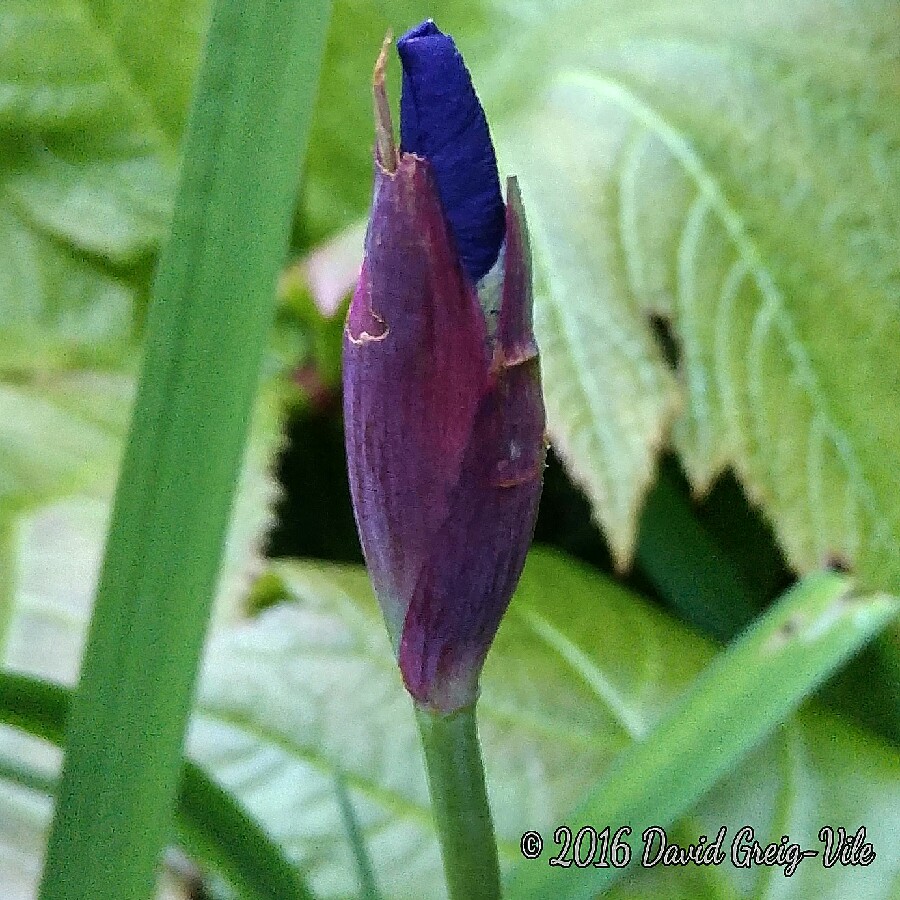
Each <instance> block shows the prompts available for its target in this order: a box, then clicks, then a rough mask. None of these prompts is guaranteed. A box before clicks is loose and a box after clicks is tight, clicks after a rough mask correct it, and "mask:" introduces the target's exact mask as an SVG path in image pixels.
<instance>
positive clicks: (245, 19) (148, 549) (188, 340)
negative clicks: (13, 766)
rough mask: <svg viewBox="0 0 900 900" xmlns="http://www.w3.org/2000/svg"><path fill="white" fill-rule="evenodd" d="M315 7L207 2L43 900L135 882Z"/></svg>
mask: <svg viewBox="0 0 900 900" xmlns="http://www.w3.org/2000/svg"><path fill="white" fill-rule="evenodd" d="M327 11H328V2H327V0H307V2H304V3H301V2H299V0H291V2H283V3H269V2H265V0H217V2H216V3H215V4H214V9H213V16H212V23H211V28H210V34H209V39H208V43H207V48H206V54H205V58H204V62H203V65H202V67H201V73H200V77H199V82H198V86H197V93H196V96H195V101H194V105H193V108H192V111H191V115H190V118H189V122H188V128H187V133H186V137H185V145H184V163H183V167H182V174H181V184H180V187H179V193H178V197H177V200H176V205H175V213H174V221H173V228H172V234H171V237H170V239H169V242H168V246H167V248H166V250H165V251H164V253H163V257H162V260H161V262H160V268H159V273H158V276H157V280H156V284H155V286H154V296H153V303H152V305H151V309H150V313H149V317H148V326H147V331H148V334H147V347H146V351H145V360H144V369H143V373H142V377H141V381H140V386H139V390H138V396H137V401H136V406H135V413H134V419H133V423H132V430H131V434H130V437H129V442H128V446H127V449H126V454H125V460H124V463H123V469H122V473H121V476H120V481H119V488H118V492H117V495H116V503H115V509H114V513H113V520H112V528H111V532H110V536H109V540H108V544H107V549H106V557H105V560H104V565H103V570H102V572H101V577H100V584H99V588H98V594H97V601H96V606H95V611H94V617H93V620H92V624H91V630H90V634H89V637H88V644H87V649H86V651H85V658H84V663H83V667H82V675H81V685H80V689H79V692H78V695H77V697H76V699H75V702H74V706H73V710H72V716H71V720H70V726H69V733H68V737H67V741H66V744H67V752H66V759H65V764H64V767H63V775H62V782H61V786H60V792H59V797H58V802H57V809H56V817H55V820H54V823H53V827H52V830H51V835H50V841H49V846H48V854H47V863H46V867H45V872H44V880H43V883H42V886H41V897H42V898H43V900H63V898H65V900H88V898H90V900H96V898H98V897H104V898H129V900H130V898H135V900H139V898H146V897H149V896H150V895H151V893H152V890H153V885H154V882H155V875H156V868H157V863H158V860H159V855H160V849H161V847H162V845H163V843H164V841H165V839H166V837H167V835H168V830H169V820H170V813H171V806H172V803H173V801H174V798H175V792H176V787H177V784H178V777H179V775H180V770H181V745H182V741H183V735H184V728H185V724H186V721H187V716H188V712H189V708H190V701H191V694H192V689H193V684H194V679H195V676H196V670H197V663H198V659H199V656H200V651H201V647H202V643H203V638H204V634H205V630H206V624H207V621H208V618H209V610H210V606H211V600H212V596H213V591H214V587H215V583H216V576H217V571H218V566H219V561H220V557H221V550H222V543H223V536H224V533H225V528H226V524H227V519H228V513H229V510H230V506H231V500H232V495H233V491H234V483H235V478H236V474H237V472H238V467H239V464H240V460H241V455H242V452H243V448H244V443H245V438H246V432H247V427H248V423H249V418H250V411H251V407H252V402H253V396H254V392H255V388H256V384H257V381H258V376H259V367H260V359H261V353H262V348H263V345H264V342H265V339H266V336H267V334H268V330H269V327H270V323H271V318H272V310H273V301H274V295H275V282H276V276H277V272H278V268H279V266H280V264H281V263H282V262H283V258H284V254H285V250H286V244H287V236H288V227H289V221H290V213H291V210H292V208H293V203H294V198H295V194H296V186H297V177H298V172H299V168H300V162H301V159H302V152H303V148H304V145H305V141H306V137H307V134H308V131H309V124H310V118H311V114H312V103H313V99H314V93H315V87H316V83H317V79H318V69H319V65H320V60H321V55H322V48H323V43H324V34H325V28H326V19H327Z"/></svg>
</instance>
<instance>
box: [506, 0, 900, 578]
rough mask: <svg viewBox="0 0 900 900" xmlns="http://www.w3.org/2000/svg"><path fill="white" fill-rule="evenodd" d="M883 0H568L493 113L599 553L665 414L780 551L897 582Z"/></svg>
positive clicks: (662, 432)
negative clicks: (662, 341) (505, 104)
mask: <svg viewBox="0 0 900 900" xmlns="http://www.w3.org/2000/svg"><path fill="white" fill-rule="evenodd" d="M890 8H891V4H890V3H889V2H873V3H863V2H852V3H848V4H843V5H838V4H824V5H823V4H821V3H819V2H817V0H792V2H790V3H789V4H788V5H787V6H784V5H783V4H781V5H775V6H773V5H772V4H767V3H763V2H753V3H750V4H744V5H742V6H741V7H740V9H736V8H735V6H734V4H732V3H725V2H720V0H705V2H704V3H702V4H701V5H700V6H698V5H697V4H696V3H688V2H676V3H674V4H673V3H665V4H659V3H654V4H650V5H646V4H645V5H644V6H642V7H641V9H640V10H639V11H636V10H635V8H634V6H633V4H625V3H614V4H612V5H607V6H604V7H603V9H602V10H600V9H598V8H596V7H595V8H593V11H592V10H589V8H588V7H587V6H577V5H576V6H573V7H569V9H568V10H567V11H566V13H564V14H561V15H558V16H556V17H554V18H553V19H552V27H553V29H554V39H553V42H552V44H553V46H552V49H550V50H548V51H546V52H547V53H548V59H546V60H544V61H542V64H541V65H540V66H537V67H535V68H536V69H537V70H538V71H539V72H540V76H539V77H538V76H532V77H530V78H528V77H526V78H525V79H523V80H524V81H525V87H526V89H527V90H526V91H523V90H521V89H520V90H519V92H518V93H517V94H516V96H517V97H518V98H519V99H520V100H521V102H520V104H519V105H518V107H517V108H515V111H514V112H513V113H512V114H511V115H509V116H506V117H501V120H500V123H499V129H498V140H499V143H500V146H501V148H502V150H503V158H504V161H505V164H506V166H507V168H509V169H510V170H511V171H513V170H514V171H518V173H519V175H520V177H521V180H522V185H523V194H524V197H525V200H526V204H527V207H528V213H529V220H530V222H531V224H532V230H533V233H534V245H535V251H536V256H537V261H538V264H539V269H540V272H541V274H542V289H541V296H540V300H539V303H538V328H539V331H538V337H539V341H540V343H541V347H542V352H543V360H544V366H545V371H546V374H547V385H548V392H547V399H548V404H549V407H550V423H551V430H552V433H553V436H554V438H555V440H556V442H557V444H558V447H559V449H560V451H561V452H562V453H563V454H564V456H565V457H566V458H567V459H568V461H569V463H570V466H571V469H572V471H573V473H574V474H575V475H576V477H577V478H578V479H579V481H580V482H581V483H582V484H583V485H584V487H585V489H586V490H587V492H588V493H589V495H590V496H591V498H592V500H593V502H594V504H595V509H596V510H597V514H598V516H599V519H600V521H601V522H602V523H603V525H604V527H605V528H606V530H607V533H608V535H609V537H610V541H611V544H612V546H613V548H614V550H615V551H616V554H617V556H618V558H619V559H620V561H627V560H628V559H629V558H630V555H631V551H632V548H633V544H634V538H635V527H634V526H635V514H636V511H637V510H638V509H639V506H640V503H641V499H642V496H643V494H644V492H645V490H646V487H647V485H648V484H649V482H650V479H651V477H652V469H653V462H654V458H655V455H656V453H657V451H658V449H659V446H660V444H661V443H663V442H664V441H666V440H667V439H668V431H669V424H670V422H671V421H672V419H673V417H676V416H677V418H675V421H674V424H673V426H672V430H671V440H672V442H673V444H674V446H675V447H676V449H677V450H678V452H679V454H680V456H681V459H682V461H683V463H684V465H685V467H686V470H687V472H688V475H689V477H690V479H691V481H692V483H693V485H694V487H695V488H696V489H697V490H698V491H704V490H706V489H707V488H708V487H709V486H710V485H711V483H712V482H713V480H714V479H715V478H716V477H717V475H718V474H719V473H720V472H721V471H722V470H723V469H724V468H725V467H726V466H732V467H734V468H735V470H736V471H737V472H738V473H739V475H740V477H741V479H742V481H743V483H744V486H745V488H746V489H747V490H748V492H749V493H750V495H751V496H752V497H753V498H754V499H755V500H756V501H757V502H758V503H760V504H762V505H763V507H764V509H765V510H766V512H767V514H768V516H769V517H770V519H771V520H772V522H773V524H774V526H775V529H776V533H777V535H778V538H779V540H780V542H781V544H782V546H783V547H784V548H785V550H786V552H787V554H788V556H789V558H790V560H791V562H792V563H793V565H794V566H795V567H796V568H797V569H798V570H800V571H810V570H812V569H815V568H817V567H819V566H821V565H823V564H825V563H826V562H828V561H829V560H831V559H834V558H837V559H839V560H842V561H844V562H845V563H846V564H848V565H850V566H852V567H853V569H854V570H855V571H858V572H859V574H860V577H861V579H862V583H863V584H865V585H868V586H870V587H874V588H882V589H883V588H888V589H895V588H896V587H897V585H898V584H900V552H898V548H900V493H898V491H897V490H896V473H895V460H896V458H897V456H898V451H900V445H898V436H900V407H898V405H897V403H896V402H895V398H896V396H897V394H898V389H900V381H898V375H897V367H896V366H895V365H893V364H892V361H893V360H896V358H897V357H898V354H900V327H898V326H900V306H898V304H897V302H896V299H897V291H898V284H900V280H898V274H900V273H898V270H897V267H896V260H897V254H896V246H897V238H898V215H900V205H898V198H900V165H898V156H897V140H898V137H900V128H898V123H897V117H896V116H895V115H894V109H895V108H896V103H897V100H898V92H897V85H898V83H900V81H898V78H897V75H898V68H897V56H896V53H895V52H892V51H891V48H892V47H893V48H894V50H896V32H895V29H893V28H891V27H890V26H889V24H888V23H889V22H890V20H891V15H890V12H889V9H890ZM549 21H550V20H548V24H549ZM651 314H655V315H659V316H662V317H664V318H666V319H668V320H669V321H670V323H671V327H672V330H673V333H674V335H675V336H676V338H677V340H678V342H679V347H680V356H681V362H680V365H679V367H678V370H677V371H676V372H674V373H672V372H671V371H670V370H669V369H668V367H667V366H666V364H665V362H664V360H663V358H662V355H661V352H660V349H659V348H658V347H656V346H654V339H653V336H652V331H651V328H650V327H649V324H648V316H650V315H651ZM673 376H674V377H673Z"/></svg>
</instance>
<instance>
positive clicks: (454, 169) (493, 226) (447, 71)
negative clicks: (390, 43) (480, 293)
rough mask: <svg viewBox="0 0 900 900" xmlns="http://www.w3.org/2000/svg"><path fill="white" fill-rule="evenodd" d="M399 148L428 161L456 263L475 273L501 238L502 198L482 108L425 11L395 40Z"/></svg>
mask: <svg viewBox="0 0 900 900" xmlns="http://www.w3.org/2000/svg"><path fill="white" fill-rule="evenodd" d="M397 52H398V53H399V54H400V60H401V62H402V63H403V91H402V93H401V96H400V148H401V150H403V151H405V152H406V153H415V154H416V156H421V157H423V158H424V159H427V160H428V162H429V163H431V169H432V172H433V173H434V178H435V180H436V181H437V188H438V193H439V194H440V195H441V204H442V205H443V207H444V215H445V216H446V217H447V221H448V222H449V223H450V231H451V232H452V234H453V238H454V240H455V241H456V248H457V250H458V251H459V255H460V258H461V260H462V265H463V268H464V269H465V270H466V272H468V274H469V277H470V278H471V279H472V281H478V279H479V278H481V277H482V276H483V275H484V274H485V273H486V272H487V271H488V270H489V269H490V268H491V266H493V265H494V263H495V262H496V261H497V254H498V253H499V252H500V245H501V244H502V243H503V228H504V215H503V198H502V196H501V195H500V179H499V178H498V177H497V160H496V157H495V156H494V146H493V144H492V143H491V136H490V132H489V131H488V125H487V119H485V117H484V110H483V109H482V108H481V104H480V103H479V102H478V97H477V96H476V95H475V89H474V88H473V87H472V79H471V78H470V77H469V71H468V69H466V64H465V63H464V62H463V58H462V56H461V55H460V52H459V51H458V50H457V49H456V44H454V43H453V38H451V37H450V36H449V35H446V34H442V33H441V31H440V30H439V29H438V27H437V25H435V24H434V22H433V21H431V19H429V20H428V21H427V22H423V23H422V24H421V25H418V26H416V27H415V28H413V29H411V30H410V31H408V32H407V33H406V34H405V35H403V37H401V38H400V39H399V40H398V41H397Z"/></svg>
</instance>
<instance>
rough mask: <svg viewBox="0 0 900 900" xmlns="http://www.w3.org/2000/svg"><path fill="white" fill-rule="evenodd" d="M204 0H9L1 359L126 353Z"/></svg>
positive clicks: (157, 229)
mask: <svg viewBox="0 0 900 900" xmlns="http://www.w3.org/2000/svg"><path fill="white" fill-rule="evenodd" d="M205 12H206V2H205V0H188V2H186V3H178V4H174V3H152V4H142V5H141V4H139V5H138V6H135V5H134V4H126V3H123V2H117V0H5V2H4V4H3V13H2V14H3V23H4V28H3V35H2V37H0V126H2V136H0V248H2V249H0V298H2V299H0V347H2V348H3V349H2V351H0V369H2V368H7V367H21V366H22V365H28V364H30V365H34V361H35V357H36V356H37V360H38V361H40V360H41V359H42V358H43V359H50V360H54V361H55V360H58V359H59V358H60V357H62V358H63V359H68V358H70V357H71V355H72V354H73V353H78V354H85V353H87V354H89V355H92V356H94V357H96V355H97V354H98V352H101V351H102V352H105V353H107V354H110V353H111V354H113V355H114V356H115V355H117V353H121V350H122V349H123V348H124V349H126V350H127V349H130V346H131V345H132V342H133V338H134V336H135V331H136V325H137V324H138V316H139V314H140V308H139V306H138V305H137V304H138V301H140V300H141V299H142V298H143V295H144V293H145V291H146V287H147V282H148V275H149V267H148V266H147V259H148V258H149V256H150V255H152V254H153V253H154V252H155V251H156V249H157V247H158V244H159V242H160V240H161V238H162V237H163V235H164V234H165V232H166V229H167V227H168V221H169V215H170V206H171V201H172V193H173V189H174V176H175V164H176V148H177V146H178V141H179V136H180V130H181V124H182V121H183V117H184V113H185V109H186V101H187V96H188V91H189V89H190V84H191V82H192V79H193V72H194V67H195V62H196V56H197V52H198V49H199V41H200V37H201V34H202V32H203V30H204V28H205Z"/></svg>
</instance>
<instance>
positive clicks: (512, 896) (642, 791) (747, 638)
mask: <svg viewBox="0 0 900 900" xmlns="http://www.w3.org/2000/svg"><path fill="white" fill-rule="evenodd" d="M897 610H898V604H897V601H896V600H895V599H894V598H890V597H887V596H883V595H879V596H875V597H858V596H856V595H854V594H853V593H851V591H850V589H849V586H848V582H847V579H845V578H842V577H839V576H837V575H832V574H828V573H822V574H818V575H813V576H810V577H808V578H807V579H805V580H804V581H803V582H801V583H800V584H799V585H798V586H797V587H795V588H793V589H792V590H791V591H789V592H788V593H787V594H785V595H784V596H783V597H782V598H781V599H780V600H779V601H778V603H777V604H776V605H775V606H774V607H773V608H772V609H771V610H770V611H769V612H768V613H767V614H766V615H765V616H763V617H762V618H761V619H760V620H759V621H758V622H757V623H756V624H755V625H753V626H752V627H751V628H750V629H749V630H748V631H747V632H746V633H745V634H744V635H743V636H742V637H741V638H739V639H738V640H737V641H736V642H735V643H734V644H733V645H731V646H730V647H729V648H727V649H726V650H724V651H723V652H722V653H720V654H719V656H718V657H716V659H715V660H714V661H713V662H712V664H711V665H710V666H709V668H708V669H706V670H705V671H704V672H703V673H702V674H701V675H700V677H699V678H698V679H697V680H696V682H695V683H694V685H693V686H692V687H691V688H690V690H689V691H688V692H687V693H686V695H685V696H684V697H683V698H682V700H681V701H680V702H679V703H677V704H676V707H675V709H673V710H672V712H671V713H670V714H669V715H668V716H666V718H665V719H664V720H663V721H662V722H660V724H659V725H658V726H657V727H656V728H655V729H654V730H653V732H651V733H650V734H649V735H647V737H646V738H645V739H644V740H643V741H641V742H639V743H637V744H634V745H633V746H632V747H630V748H629V749H628V750H626V751H625V752H624V753H623V754H622V755H621V756H620V757H619V758H618V759H617V760H616V762H615V763H613V765H612V767H611V769H610V771H609V773H608V774H607V775H606V777H605V778H604V779H603V780H602V781H601V782H600V784H598V785H597V787H596V789H595V790H594V791H593V792H592V793H591V794H590V795H589V796H588V797H587V799H586V800H585V801H584V803H583V804H582V805H581V806H580V807H579V808H578V809H577V810H575V811H574V812H573V813H572V816H571V818H570V820H569V823H568V824H570V825H573V826H575V828H577V827H580V825H583V824H585V823H589V824H593V825H596V826H597V827H598V829H599V828H603V827H604V826H605V825H610V827H611V828H612V829H613V830H615V829H616V828H618V827H619V826H621V825H628V826H629V827H630V828H631V829H632V832H631V835H630V836H629V838H628V841H629V844H630V845H631V847H632V850H633V856H632V863H635V862H637V861H638V860H639V858H640V850H641V848H642V846H643V844H642V841H641V838H640V836H641V833H642V832H643V831H644V829H646V828H647V827H648V826H650V825H660V826H662V827H666V826H669V825H671V824H672V823H673V822H674V821H675V820H676V819H678V818H679V817H680V816H682V815H684V814H685V813H686V812H688V810H690V808H691V807H692V806H693V805H694V804H695V803H696V802H697V801H698V800H699V799H700V798H701V797H702V796H703V794H704V793H705V792H706V791H707V790H709V788H711V787H712V786H713V784H715V782H716V781H717V780H718V779H719V778H721V777H722V776H723V775H724V774H725V773H726V772H728V771H729V770H730V769H732V768H733V767H734V765H735V764H736V763H737V762H738V760H740V759H741V758H742V757H743V756H744V755H745V754H746V753H748V752H749V751H750V750H752V749H753V748H754V747H755V746H757V745H758V744H759V743H760V741H762V740H763V738H764V737H766V735H768V734H769V733H770V732H771V731H772V730H773V729H774V728H775V727H776V726H777V725H778V724H779V722H782V721H783V720H784V718H785V717H786V716H787V715H789V714H790V712H791V711H792V710H793V709H794V708H796V706H797V705H798V704H799V703H800V701H801V700H802V699H803V698H804V697H805V696H806V695H807V694H808V693H809V692H810V691H811V690H812V689H813V688H814V687H815V686H816V685H817V684H819V683H820V682H821V681H822V680H823V679H824V678H825V677H827V676H828V674H829V673H830V672H831V671H832V670H833V669H834V668H836V667H837V666H838V665H840V663H841V662H842V661H844V660H845V659H847V658H848V657H849V656H850V655H851V654H852V653H853V652H854V651H856V650H857V649H858V648H859V647H860V646H861V645H862V644H863V643H864V642H865V641H866V640H867V639H868V638H870V637H872V636H873V635H875V634H876V633H877V632H878V631H879V630H881V628H883V627H884V626H885V625H886V624H887V623H888V622H889V621H890V620H891V618H892V617H893V616H894V615H895V614H896V613H897ZM547 844H548V846H549V840H548V841H547ZM623 871H624V870H623V869H617V868H612V867H611V868H594V867H592V866H591V867H589V868H585V869H579V868H568V869H558V868H557V869H554V868H551V867H550V866H548V865H547V859H546V856H545V857H544V858H542V859H539V860H535V861H534V862H527V861H526V862H524V863H520V864H519V866H518V867H517V868H516V869H515V870H514V872H513V874H512V878H511V881H510V884H509V891H508V893H507V894H506V895H505V896H507V898H508V900H524V898H546V897H554V898H558V900H575V898H588V897H593V896H595V895H596V894H598V893H600V892H601V891H603V890H604V889H605V888H607V887H608V886H609V884H610V883H611V882H612V881H614V880H615V879H616V878H618V877H619V876H620V875H621V874H622V872H623Z"/></svg>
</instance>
